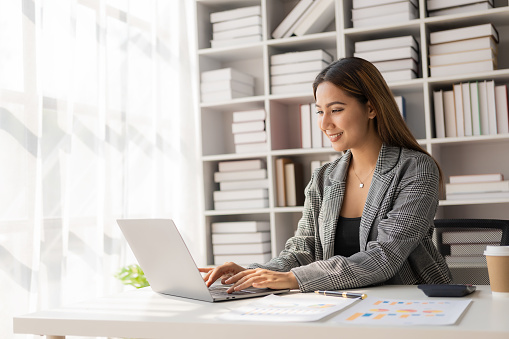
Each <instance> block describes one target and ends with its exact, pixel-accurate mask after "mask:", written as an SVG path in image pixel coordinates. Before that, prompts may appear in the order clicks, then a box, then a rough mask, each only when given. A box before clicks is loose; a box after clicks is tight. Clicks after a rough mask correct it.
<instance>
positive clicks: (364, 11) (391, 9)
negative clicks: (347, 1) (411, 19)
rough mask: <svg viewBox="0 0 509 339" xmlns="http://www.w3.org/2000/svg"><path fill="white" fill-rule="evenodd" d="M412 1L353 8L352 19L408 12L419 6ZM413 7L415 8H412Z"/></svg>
mask: <svg viewBox="0 0 509 339" xmlns="http://www.w3.org/2000/svg"><path fill="white" fill-rule="evenodd" d="M414 2H415V4H414V3H412V1H397V2H393V3H389V4H381V5H378V6H370V7H364V8H353V9H352V21H354V22H355V21H357V20H362V19H368V18H373V17H377V16H382V15H388V14H393V13H399V12H406V11H410V10H412V9H414V8H415V9H416V8H417V3H416V1H415V0H414ZM412 7H413V8H412Z"/></svg>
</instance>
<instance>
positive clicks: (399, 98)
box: [323, 95, 406, 134]
mask: <svg viewBox="0 0 509 339" xmlns="http://www.w3.org/2000/svg"><path fill="white" fill-rule="evenodd" d="M394 100H395V101H396V105H397V106H398V109H399V113H400V114H401V116H402V117H403V119H406V108H405V106H406V101H405V97H403V96H401V95H396V96H394ZM323 134H325V133H323Z"/></svg>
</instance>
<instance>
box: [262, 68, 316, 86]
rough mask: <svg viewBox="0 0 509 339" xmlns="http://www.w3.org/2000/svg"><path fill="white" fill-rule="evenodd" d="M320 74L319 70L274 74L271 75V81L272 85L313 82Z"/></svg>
mask: <svg viewBox="0 0 509 339" xmlns="http://www.w3.org/2000/svg"><path fill="white" fill-rule="evenodd" d="M317 74H318V72H317V71H311V72H302V73H301V72H298V73H288V74H281V75H272V76H271V77H270V83H271V85H272V86H278V85H290V84H295V83H308V84H312V83H313V81H314V80H315V78H316V75H317Z"/></svg>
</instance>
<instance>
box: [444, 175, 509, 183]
mask: <svg viewBox="0 0 509 339" xmlns="http://www.w3.org/2000/svg"><path fill="white" fill-rule="evenodd" d="M502 180H504V176H503V175H502V173H488V174H467V175H451V176H450V177H449V182H450V183H451V184H463V183H472V182H493V181H502Z"/></svg>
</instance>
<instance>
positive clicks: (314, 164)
mask: <svg viewBox="0 0 509 339" xmlns="http://www.w3.org/2000/svg"><path fill="white" fill-rule="evenodd" d="M321 166H322V162H321V161H320V160H311V163H310V169H311V173H313V172H314V171H315V170H316V169H317V168H319V167H321Z"/></svg>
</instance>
